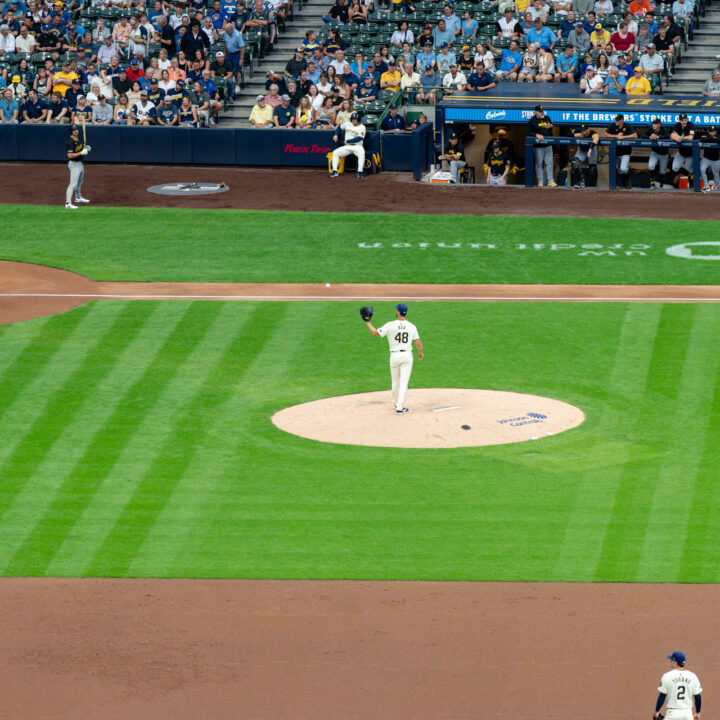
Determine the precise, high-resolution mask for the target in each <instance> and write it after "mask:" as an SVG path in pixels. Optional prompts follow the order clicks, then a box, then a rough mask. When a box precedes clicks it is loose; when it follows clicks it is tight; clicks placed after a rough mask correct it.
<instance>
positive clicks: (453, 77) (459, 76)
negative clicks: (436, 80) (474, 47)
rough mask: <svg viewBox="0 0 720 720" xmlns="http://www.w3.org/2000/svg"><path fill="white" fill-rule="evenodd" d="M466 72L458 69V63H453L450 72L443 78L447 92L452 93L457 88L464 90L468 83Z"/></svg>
mask: <svg viewBox="0 0 720 720" xmlns="http://www.w3.org/2000/svg"><path fill="white" fill-rule="evenodd" d="M467 82H468V80H467V78H466V77H465V73H461V72H459V71H458V67H457V63H451V65H450V72H449V73H447V74H446V75H445V77H444V78H443V83H442V84H443V87H444V88H445V89H446V90H447V92H449V93H452V92H453V91H455V90H464V89H465V86H466V85H467Z"/></svg>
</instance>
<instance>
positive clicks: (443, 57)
mask: <svg viewBox="0 0 720 720" xmlns="http://www.w3.org/2000/svg"><path fill="white" fill-rule="evenodd" d="M435 61H436V66H435V67H436V69H437V71H438V74H439V75H440V76H441V77H443V76H445V75H446V74H447V73H449V72H450V65H451V64H452V63H454V62H456V61H457V59H456V57H455V53H454V52H451V50H450V46H449V45H448V44H447V43H446V42H444V43H443V44H442V45H441V46H440V52H439V53H438V55H437V56H436V58H435Z"/></svg>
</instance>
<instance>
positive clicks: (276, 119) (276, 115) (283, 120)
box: [273, 95, 295, 128]
mask: <svg viewBox="0 0 720 720" xmlns="http://www.w3.org/2000/svg"><path fill="white" fill-rule="evenodd" d="M273 124H274V126H275V127H276V128H291V127H292V126H293V125H294V124H295V110H294V108H293V107H292V106H291V105H290V96H289V95H282V96H281V97H280V104H279V105H278V106H277V107H276V108H275V109H274V110H273Z"/></svg>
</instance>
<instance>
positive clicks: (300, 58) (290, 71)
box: [285, 46, 342, 80]
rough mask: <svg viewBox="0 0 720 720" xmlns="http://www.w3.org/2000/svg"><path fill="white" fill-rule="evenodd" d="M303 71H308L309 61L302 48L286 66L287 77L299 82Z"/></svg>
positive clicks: (299, 48)
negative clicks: (298, 79)
mask: <svg viewBox="0 0 720 720" xmlns="http://www.w3.org/2000/svg"><path fill="white" fill-rule="evenodd" d="M340 52H342V51H340ZM303 70H307V60H306V59H305V50H304V49H303V48H302V47H301V46H300V47H296V48H295V54H294V55H293V57H291V58H290V59H289V60H288V61H287V65H285V77H288V78H295V79H296V80H297V78H298V77H299V76H300V73H301V72H302V71H303ZM341 72H342V71H341Z"/></svg>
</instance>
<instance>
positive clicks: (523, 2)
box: [515, 0, 530, 13]
mask: <svg viewBox="0 0 720 720" xmlns="http://www.w3.org/2000/svg"><path fill="white" fill-rule="evenodd" d="M529 4H530V0H516V2H515V8H516V10H517V12H519V13H524V12H525V11H526V10H527V6H528V5H529Z"/></svg>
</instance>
